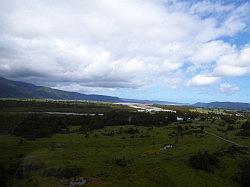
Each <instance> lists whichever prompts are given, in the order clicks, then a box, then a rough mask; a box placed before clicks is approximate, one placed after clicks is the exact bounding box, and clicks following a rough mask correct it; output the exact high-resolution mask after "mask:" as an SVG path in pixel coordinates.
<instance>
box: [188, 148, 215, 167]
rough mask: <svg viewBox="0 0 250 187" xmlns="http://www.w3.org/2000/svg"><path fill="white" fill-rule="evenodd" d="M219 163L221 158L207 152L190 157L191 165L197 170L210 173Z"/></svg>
mask: <svg viewBox="0 0 250 187" xmlns="http://www.w3.org/2000/svg"><path fill="white" fill-rule="evenodd" d="M218 163H219V158H218V157H217V156H216V155H214V154H210V153H208V152H207V151H205V152H198V153H197V154H195V155H192V156H191V157H190V164H191V166H192V167H193V168H195V169H201V170H205V171H209V170H211V169H212V168H213V167H215V166H217V165H218Z"/></svg>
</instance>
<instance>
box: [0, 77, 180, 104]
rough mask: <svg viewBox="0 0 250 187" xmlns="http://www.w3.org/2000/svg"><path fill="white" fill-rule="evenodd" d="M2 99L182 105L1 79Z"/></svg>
mask: <svg viewBox="0 0 250 187" xmlns="http://www.w3.org/2000/svg"><path fill="white" fill-rule="evenodd" d="M0 98H41V99H63V100H88V101H102V102H115V103H125V102H126V103H143V104H162V105H180V104H179V103H174V102H167V101H150V100H136V99H123V98H119V97H113V96H106V95H95V94H81V93H77V92H67V91H63V90H58V89H52V88H49V87H44V86H36V85H34V84H30V83H25V82H20V81H13V80H8V79H6V78H3V77H0Z"/></svg>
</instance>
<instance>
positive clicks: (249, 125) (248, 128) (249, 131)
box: [237, 119, 250, 137]
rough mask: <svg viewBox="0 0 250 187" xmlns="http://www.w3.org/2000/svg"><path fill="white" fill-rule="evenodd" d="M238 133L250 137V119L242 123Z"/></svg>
mask: <svg viewBox="0 0 250 187" xmlns="http://www.w3.org/2000/svg"><path fill="white" fill-rule="evenodd" d="M237 135H240V136H247V137H250V119H248V120H247V121H246V122H245V123H243V124H242V126H241V131H240V132H239V133H238V134H237Z"/></svg>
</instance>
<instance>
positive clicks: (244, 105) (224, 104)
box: [192, 102, 250, 110]
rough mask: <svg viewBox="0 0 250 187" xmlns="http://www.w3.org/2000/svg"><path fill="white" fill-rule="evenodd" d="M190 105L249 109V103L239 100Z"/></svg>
mask: <svg viewBox="0 0 250 187" xmlns="http://www.w3.org/2000/svg"><path fill="white" fill-rule="evenodd" d="M192 106H194V107H203V108H223V109H232V110H250V103H239V102H211V103H195V104H193V105H192Z"/></svg>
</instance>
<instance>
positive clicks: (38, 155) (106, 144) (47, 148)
mask: <svg viewBox="0 0 250 187" xmlns="http://www.w3.org/2000/svg"><path fill="white" fill-rule="evenodd" d="M205 123H206V122H205ZM174 126H175V125H174V124H172V125H169V126H166V127H154V128H153V129H152V130H150V129H149V128H148V127H132V128H137V129H139V131H140V133H136V134H127V133H123V134H119V133H117V132H119V131H121V132H124V131H125V130H126V129H128V128H130V126H122V127H121V126H115V127H105V128H104V129H101V130H95V131H92V132H91V133H90V134H89V136H88V137H85V135H84V134H80V133H77V132H76V130H77V127H72V128H71V132H72V133H70V134H56V135H53V136H51V137H49V138H41V139H37V140H35V141H29V140H23V142H22V143H20V138H18V137H14V136H9V135H0V152H1V154H0V161H1V162H2V163H4V166H5V167H8V166H9V165H11V164H12V162H13V161H14V160H16V158H18V157H23V165H24V166H26V167H28V166H34V168H35V169H33V170H32V172H29V173H28V174H29V175H28V178H26V179H21V180H15V181H14V182H12V185H13V186H34V185H37V186H48V185H49V186H60V179H58V178H57V177H53V176H47V175H44V171H50V170H53V169H58V168H81V169H82V171H81V172H80V174H79V175H80V176H83V177H85V178H87V179H88V183H87V185H86V186H138V187H139V186H176V187H179V186H180V187H181V186H227V187H228V186H229V187H230V186H239V184H237V183H236V182H235V181H233V180H232V176H233V175H235V174H236V172H237V170H238V164H239V163H240V162H241V160H242V159H244V158H245V157H247V156H249V155H238V156H237V157H236V158H233V157H231V156H230V155H224V156H222V157H221V158H220V165H219V167H218V168H216V169H215V170H214V171H212V172H205V171H201V170H194V169H192V168H191V167H190V165H189V158H190V156H191V155H192V154H194V153H196V152H198V151H199V150H208V151H209V152H211V153H214V152H216V151H218V150H220V149H221V148H225V147H228V146H230V144H228V143H226V142H223V141H222V140H220V139H218V138H216V137H213V136H210V135H205V136H204V137H201V138H198V137H195V136H194V135H184V136H182V137H179V138H178V143H177V144H174V147H173V148H172V149H168V150H164V149H163V147H164V145H165V144H173V143H174V142H175V139H174V138H172V137H170V136H169V135H168V134H169V133H171V132H173V131H174V129H173V127H174ZM210 126H211V127H210V128H209V130H211V131H213V132H216V133H217V134H219V135H222V136H225V135H224V134H223V133H221V132H217V131H216V130H215V129H216V128H217V126H216V125H212V124H210ZM111 131H114V132H115V134H114V135H113V136H105V133H107V132H111ZM234 134H235V131H232V132H230V133H228V134H227V135H226V137H227V138H230V139H235V141H238V142H239V143H242V144H244V145H249V143H250V141H249V139H239V138H236V137H235V135H234ZM142 135H143V136H142ZM115 158H125V159H126V164H125V166H124V165H123V164H121V165H119V164H116V162H114V159H115ZM35 166H36V167H35ZM39 166H40V167H39ZM45 173H46V172H45Z"/></svg>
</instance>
